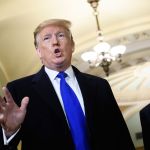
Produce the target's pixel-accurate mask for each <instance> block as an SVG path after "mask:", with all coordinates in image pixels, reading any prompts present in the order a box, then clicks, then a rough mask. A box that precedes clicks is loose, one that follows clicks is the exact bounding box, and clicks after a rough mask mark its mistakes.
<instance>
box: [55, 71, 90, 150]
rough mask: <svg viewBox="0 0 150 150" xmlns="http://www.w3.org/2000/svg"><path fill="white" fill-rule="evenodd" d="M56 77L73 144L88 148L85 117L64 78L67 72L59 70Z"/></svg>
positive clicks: (76, 147) (80, 147) (79, 147)
mask: <svg viewBox="0 0 150 150" xmlns="http://www.w3.org/2000/svg"><path fill="white" fill-rule="evenodd" d="M57 77H58V78H60V93H61V96H62V100H63V103H64V108H65V112H66V116H67V119H68V123H69V127H70V130H71V134H72V138H73V141H74V144H75V150H89V144H88V135H87V126H86V118H85V116H84V114H83V110H82V108H81V106H80V103H79V100H78V98H77V96H76V95H75V93H74V91H73V90H72V88H71V87H70V86H69V85H68V84H67V82H66V80H65V78H66V77H67V74H66V73H65V72H60V73H59V74H58V75H57Z"/></svg>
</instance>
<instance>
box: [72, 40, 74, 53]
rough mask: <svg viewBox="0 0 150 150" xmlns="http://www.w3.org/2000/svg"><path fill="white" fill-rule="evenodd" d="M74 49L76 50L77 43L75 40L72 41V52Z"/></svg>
mask: <svg viewBox="0 0 150 150" xmlns="http://www.w3.org/2000/svg"><path fill="white" fill-rule="evenodd" d="M74 50H75V43H74V41H72V52H74Z"/></svg>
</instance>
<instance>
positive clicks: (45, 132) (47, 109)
mask: <svg viewBox="0 0 150 150" xmlns="http://www.w3.org/2000/svg"><path fill="white" fill-rule="evenodd" d="M70 25H71V23H70V22H69V21H67V20H63V19H51V20H46V21H44V22H42V23H41V24H40V25H39V26H38V27H37V28H36V29H35V32H34V40H35V41H34V44H35V48H36V52H37V54H38V56H39V58H40V60H41V62H42V64H43V66H42V68H41V70H40V71H39V72H38V73H36V74H33V75H31V76H28V77H24V78H21V79H18V80H15V81H12V82H10V83H8V84H7V88H6V87H4V88H3V92H4V97H5V98H4V99H3V98H0V123H1V127H2V128H1V129H0V150H3V149H11V150H15V149H16V147H17V145H18V142H19V141H20V140H21V141H22V150H45V149H53V150H78V149H77V148H75V143H74V140H73V134H72V133H71V130H70V126H69V125H70V124H69V121H68V118H67V115H66V111H65V108H64V104H63V101H62V97H61V94H60V89H59V87H60V85H59V82H60V79H59V78H58V77H57V75H58V73H59V72H62V71H65V73H67V74H68V76H67V79H66V80H67V82H68V84H69V85H70V86H71V87H72V89H73V91H74V92H75V94H76V95H77V97H78V101H79V103H80V105H81V108H82V111H83V114H84V117H85V120H86V126H87V136H88V142H89V143H88V144H89V148H88V149H89V150H101V149H104V150H111V149H114V150H135V148H134V145H133V143H132V140H131V137H130V134H129V131H128V128H127V126H126V123H125V121H124V118H123V116H122V114H121V112H120V109H119V107H118V105H117V103H116V100H115V98H114V96H113V93H112V90H111V88H110V85H109V84H108V82H107V81H106V80H105V79H102V78H99V77H96V76H92V75H89V74H85V73H82V72H80V71H79V70H78V69H77V68H76V67H74V66H72V65H71V58H72V53H73V51H74V40H73V37H72V34H71V31H70ZM78 137H80V135H78ZM79 147H80V145H79ZM85 149H86V148H85ZM86 150H87V149H86Z"/></svg>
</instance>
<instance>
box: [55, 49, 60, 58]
mask: <svg viewBox="0 0 150 150" xmlns="http://www.w3.org/2000/svg"><path fill="white" fill-rule="evenodd" d="M54 53H55V55H56V56H57V57H60V56H61V51H60V49H59V48H56V49H55V50H54Z"/></svg>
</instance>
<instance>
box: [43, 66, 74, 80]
mask: <svg viewBox="0 0 150 150" xmlns="http://www.w3.org/2000/svg"><path fill="white" fill-rule="evenodd" d="M44 69H45V72H46V73H47V75H48V76H49V78H50V80H51V81H53V80H55V79H56V76H57V74H58V73H59V72H58V71H55V70H52V69H49V68H47V67H46V66H45V68H44ZM65 73H67V75H68V77H70V78H71V79H74V78H75V74H74V72H73V69H72V66H70V67H69V68H67V69H66V70H65Z"/></svg>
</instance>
